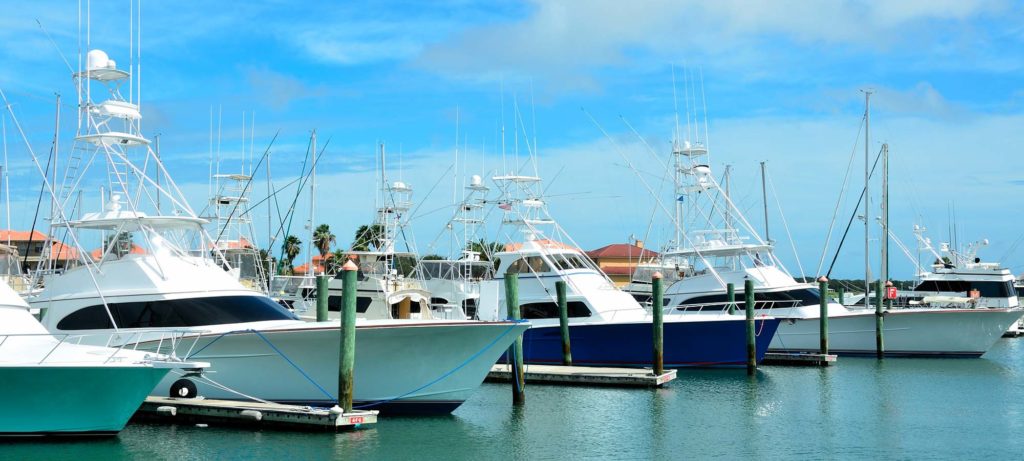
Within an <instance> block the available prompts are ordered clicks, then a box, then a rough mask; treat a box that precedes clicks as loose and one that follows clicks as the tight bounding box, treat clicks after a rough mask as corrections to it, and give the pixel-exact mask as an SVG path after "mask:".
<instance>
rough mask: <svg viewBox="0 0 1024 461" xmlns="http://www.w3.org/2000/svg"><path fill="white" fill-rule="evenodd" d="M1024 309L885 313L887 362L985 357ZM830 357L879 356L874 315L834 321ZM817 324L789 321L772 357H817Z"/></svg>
mask: <svg viewBox="0 0 1024 461" xmlns="http://www.w3.org/2000/svg"><path fill="white" fill-rule="evenodd" d="M1022 314H1024V311H1022V310H1020V309H900V310H892V311H887V312H886V313H885V321H884V333H885V335H884V336H885V356H886V357H966V358H970V357H981V356H982V355H983V354H984V353H985V352H986V351H988V350H989V349H990V348H991V347H992V346H993V345H994V344H995V342H996V341H998V340H999V338H1000V337H1002V334H1003V332H1005V331H1006V329H1007V328H1008V327H1009V326H1010V324H1012V323H1013V322H1015V321H1017V320H1018V319H1019V318H1020V317H1021V315H1022ZM828 322H829V332H828V338H829V352H830V353H833V354H837V355H848V356H857V355H875V354H876V353H877V352H876V346H875V313H874V312H873V311H866V312H852V313H849V314H846V315H842V316H834V317H832V316H830V317H829V319H828ZM819 338H820V336H819V319H818V318H805V319H785V320H783V322H782V325H781V326H780V327H779V331H778V333H777V334H776V336H775V339H774V340H773V341H772V344H771V347H770V348H769V350H770V351H772V352H776V351H778V352H817V351H819V348H820V339H819Z"/></svg>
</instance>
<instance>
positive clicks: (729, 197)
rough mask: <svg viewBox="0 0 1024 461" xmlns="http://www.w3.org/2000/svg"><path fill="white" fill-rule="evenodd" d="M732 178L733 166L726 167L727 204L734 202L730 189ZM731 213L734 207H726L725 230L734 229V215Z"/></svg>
mask: <svg viewBox="0 0 1024 461" xmlns="http://www.w3.org/2000/svg"><path fill="white" fill-rule="evenodd" d="M731 178H732V165H726V166H725V199H726V203H729V202H730V201H731V200H732V194H731V192H730V189H731V188H730V184H731V183H732V181H731ZM731 211H732V207H731V206H726V207H725V228H726V229H732V214H731Z"/></svg>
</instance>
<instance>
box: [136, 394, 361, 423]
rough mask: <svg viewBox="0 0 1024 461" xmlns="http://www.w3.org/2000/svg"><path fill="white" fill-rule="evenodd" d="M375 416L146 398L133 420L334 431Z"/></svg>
mask: <svg viewBox="0 0 1024 461" xmlns="http://www.w3.org/2000/svg"><path fill="white" fill-rule="evenodd" d="M377 413H378V412H377V411H376V410H373V411H359V410H357V411H352V412H349V413H341V412H340V411H337V410H333V411H332V410H331V409H327V408H313V407H305V406H299V405H283V404H277V403H262V402H243V401H233V400H211V399H203V398H197V399H178V398H171V397H154V396H150V397H147V398H146V401H145V402H143V404H142V406H141V407H140V408H139V410H138V411H137V412H136V413H135V417H134V418H135V419H137V420H142V421H157V422H168V423H172V424H177V423H187V424H210V423H213V424H223V425H232V426H250V427H259V428H264V429H289V430H305V431H325V430H327V431H337V430H351V429H360V428H363V427H366V426H368V425H372V424H376V423H377Z"/></svg>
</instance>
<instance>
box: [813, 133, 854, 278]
mask: <svg viewBox="0 0 1024 461" xmlns="http://www.w3.org/2000/svg"><path fill="white" fill-rule="evenodd" d="M863 129H864V117H861V118H860V124H859V125H857V136H856V137H855V138H854V141H853V149H852V150H851V151H850V161H849V162H847V164H846V174H844V175H843V186H842V187H841V188H840V189H839V198H838V199H837V200H836V206H835V209H834V210H833V211H832V221H831V222H829V225H828V233H827V234H825V246H824V247H823V248H822V249H821V258H819V259H818V269H817V270H816V271H815V272H814V273H815V274H820V273H821V268H822V266H824V265H825V255H826V254H827V253H828V246H829V244H830V243H831V242H832V231H833V230H834V228H835V225H836V218H838V217H839V209H840V208H841V206H842V203H843V197H844V196H845V195H846V191H847V188H848V187H849V184H850V172H851V171H852V170H853V161H854V159H855V158H856V157H857V146H858V145H859V144H860V133H861V130H863Z"/></svg>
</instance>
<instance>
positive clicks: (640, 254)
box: [587, 243, 659, 259]
mask: <svg viewBox="0 0 1024 461" xmlns="http://www.w3.org/2000/svg"><path fill="white" fill-rule="evenodd" d="M587 256H590V257H591V258H593V259H598V258H633V259H640V258H656V257H658V256H659V254H658V252H657V251H651V250H648V249H646V248H641V247H638V246H636V245H633V244H631V243H613V244H611V245H605V246H603V247H601V248H598V249H596V250H590V251H588V252H587Z"/></svg>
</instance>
